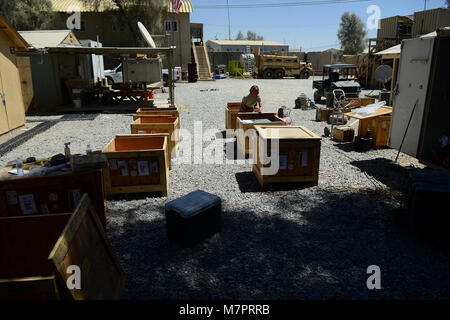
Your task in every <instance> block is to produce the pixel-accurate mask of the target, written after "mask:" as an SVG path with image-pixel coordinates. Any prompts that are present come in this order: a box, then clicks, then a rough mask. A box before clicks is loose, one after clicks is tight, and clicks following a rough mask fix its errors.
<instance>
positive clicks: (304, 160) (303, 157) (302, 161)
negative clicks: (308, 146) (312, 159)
mask: <svg viewBox="0 0 450 320" xmlns="http://www.w3.org/2000/svg"><path fill="white" fill-rule="evenodd" d="M300 165H301V166H302V167H307V166H308V150H303V151H302V152H300Z"/></svg>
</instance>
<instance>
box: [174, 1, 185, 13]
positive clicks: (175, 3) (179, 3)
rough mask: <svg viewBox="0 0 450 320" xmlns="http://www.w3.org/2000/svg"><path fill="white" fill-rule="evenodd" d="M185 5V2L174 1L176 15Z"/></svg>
mask: <svg viewBox="0 0 450 320" xmlns="http://www.w3.org/2000/svg"><path fill="white" fill-rule="evenodd" d="M182 4H183V0H173V10H174V11H175V13H179V12H180V8H181V6H182Z"/></svg>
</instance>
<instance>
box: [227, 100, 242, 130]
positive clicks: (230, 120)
mask: <svg viewBox="0 0 450 320" xmlns="http://www.w3.org/2000/svg"><path fill="white" fill-rule="evenodd" d="M240 109H241V103H240V102H228V104H227V106H226V107H225V129H232V130H236V117H237V115H238V113H239V110H240Z"/></svg>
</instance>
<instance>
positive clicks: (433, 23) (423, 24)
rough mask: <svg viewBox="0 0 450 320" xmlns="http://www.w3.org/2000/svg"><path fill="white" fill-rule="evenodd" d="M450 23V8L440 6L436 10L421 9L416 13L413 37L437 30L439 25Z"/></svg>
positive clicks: (444, 25) (443, 25)
mask: <svg viewBox="0 0 450 320" xmlns="http://www.w3.org/2000/svg"><path fill="white" fill-rule="evenodd" d="M449 25H450V9H447V8H438V9H434V10H427V11H420V12H415V13H414V25H413V28H412V37H413V38H416V37H419V36H421V35H424V34H427V33H430V32H433V31H435V30H436V29H437V28H439V27H446V26H449Z"/></svg>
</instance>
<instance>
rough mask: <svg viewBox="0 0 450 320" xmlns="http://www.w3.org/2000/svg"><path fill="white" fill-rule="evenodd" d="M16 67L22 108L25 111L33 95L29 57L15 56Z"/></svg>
mask: <svg viewBox="0 0 450 320" xmlns="http://www.w3.org/2000/svg"><path fill="white" fill-rule="evenodd" d="M17 67H18V68H19V76H20V85H21V87H22V97H23V103H24V108H25V109H24V110H25V112H27V110H28V109H29V108H30V105H31V102H32V101H33V97H34V91H33V79H32V76H31V64H30V57H17Z"/></svg>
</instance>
